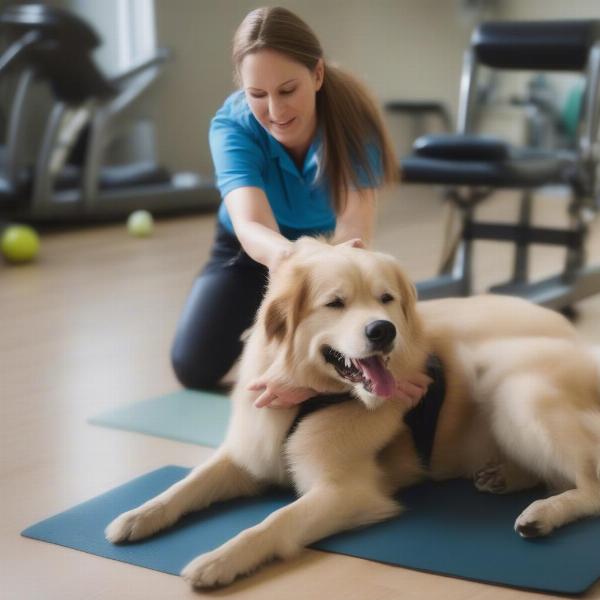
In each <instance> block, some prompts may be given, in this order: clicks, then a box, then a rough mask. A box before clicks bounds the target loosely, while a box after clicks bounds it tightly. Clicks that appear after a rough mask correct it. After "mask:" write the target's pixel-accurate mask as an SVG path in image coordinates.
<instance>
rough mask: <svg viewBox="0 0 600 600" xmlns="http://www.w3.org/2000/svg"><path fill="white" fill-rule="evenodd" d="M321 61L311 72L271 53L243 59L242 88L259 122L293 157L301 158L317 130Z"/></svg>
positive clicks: (241, 67) (300, 65)
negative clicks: (317, 93)
mask: <svg viewBox="0 0 600 600" xmlns="http://www.w3.org/2000/svg"><path fill="white" fill-rule="evenodd" d="M323 71H324V67H323V61H322V60H321V59H320V60H319V62H318V63H317V66H316V67H315V69H314V71H311V70H310V69H308V68H307V67H305V66H304V65H302V64H300V63H298V62H296V61H294V60H291V59H290V58H288V57H287V56H285V55H284V54H282V53H280V52H276V51H274V50H260V51H258V52H254V53H252V54H248V55H246V56H245V57H244V59H243V61H242V64H241V65H240V77H241V81H242V87H243V89H244V92H245V93H246V98H247V100H248V105H249V106H250V110H251V111H252V114H253V115H254V116H255V117H256V119H257V120H258V122H259V123H260V124H261V125H262V126H263V127H264V128H265V129H266V130H267V131H268V132H269V133H270V134H271V135H272V136H273V137H274V138H275V139H276V140H277V141H278V142H280V143H281V144H282V145H283V146H285V148H287V149H288V150H290V151H291V152H292V154H294V155H295V156H300V157H301V156H302V155H303V154H304V153H305V152H306V150H308V147H309V146H310V143H311V141H312V138H313V136H314V133H315V129H316V126H317V113H316V92H317V91H318V90H319V89H320V88H321V85H322V83H323Z"/></svg>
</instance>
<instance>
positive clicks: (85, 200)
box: [0, 4, 219, 221]
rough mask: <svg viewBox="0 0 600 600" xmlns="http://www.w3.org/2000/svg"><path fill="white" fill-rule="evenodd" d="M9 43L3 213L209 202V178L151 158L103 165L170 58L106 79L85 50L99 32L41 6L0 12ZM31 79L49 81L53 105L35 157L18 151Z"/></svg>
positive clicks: (76, 215)
mask: <svg viewBox="0 0 600 600" xmlns="http://www.w3.org/2000/svg"><path fill="white" fill-rule="evenodd" d="M0 35H2V36H3V39H5V40H7V48H6V49H5V50H4V52H3V54H2V55H1V56H0V76H2V75H3V74H5V73H6V72H8V71H9V70H10V71H11V72H13V73H15V75H16V78H17V83H16V86H15V93H14V96H13V99H12V102H11V106H10V110H9V113H8V117H7V131H6V144H5V145H4V147H2V148H0V216H1V217H2V218H4V219H7V218H10V219H23V220H32V221H50V220H73V219H75V220H85V219H101V218H118V217H121V216H124V215H127V214H128V213H130V212H131V211H132V210H135V209H139V208H145V209H148V210H150V211H152V212H155V213H158V212H174V211H177V210H190V209H209V208H214V207H215V206H216V205H217V204H218V201H219V194H218V191H217V189H216V188H215V187H214V184H213V182H212V180H211V179H209V178H203V177H201V176H200V175H198V174H196V173H187V172H186V173H171V172H170V171H169V170H167V169H166V168H165V167H162V166H159V165H157V164H154V162H141V163H136V164H128V165H123V166H121V165H119V166H105V165H104V164H103V163H104V158H105V157H104V155H105V151H106V149H107V148H108V146H109V144H110V142H112V141H113V140H114V139H116V138H117V137H118V136H119V135H121V134H122V133H123V131H124V130H126V129H127V128H128V127H130V126H131V124H132V120H134V119H135V109H136V104H137V101H138V100H139V99H140V98H141V97H142V95H143V94H144V92H145V91H146V90H147V89H148V88H149V87H150V86H151V85H152V84H153V83H154V82H155V81H156V79H157V78H158V76H159V75H160V73H161V71H162V70H163V68H164V66H165V63H166V61H167V60H168V52H166V51H165V50H159V51H158V52H157V53H156V54H155V56H154V57H152V58H151V59H149V60H147V61H145V62H143V63H142V64H139V65H137V66H135V67H133V68H131V69H129V70H127V71H126V72H125V73H122V74H120V75H118V76H116V77H111V78H108V77H106V76H105V75H104V74H103V73H102V72H101V71H100V70H99V69H98V67H97V66H96V64H95V63H94V61H93V59H92V57H91V53H92V51H93V50H94V49H95V48H96V47H97V46H98V45H99V44H100V43H101V39H100V38H99V36H98V35H97V34H96V32H95V31H94V30H93V29H92V28H91V27H90V25H89V24H88V23H86V22H85V21H83V20H82V19H80V18H79V17H77V16H75V15H73V14H71V13H69V12H67V11H65V10H61V9H58V8H54V7H50V6H46V5H44V4H20V5H15V6H9V7H7V8H5V9H4V10H3V11H2V12H0ZM34 81H42V82H45V83H46V84H47V85H48V86H49V87H50V88H51V91H52V95H53V98H54V104H53V106H52V108H51V110H50V112H49V116H48V119H47V122H46V125H45V128H44V131H43V135H42V139H41V140H40V143H39V148H38V150H37V152H36V156H35V159H34V164H29V162H28V158H27V153H26V151H25V148H24V139H23V138H24V135H23V131H24V125H25V124H26V122H27V119H28V111H29V110H31V107H30V100H31V95H32V87H33V84H34Z"/></svg>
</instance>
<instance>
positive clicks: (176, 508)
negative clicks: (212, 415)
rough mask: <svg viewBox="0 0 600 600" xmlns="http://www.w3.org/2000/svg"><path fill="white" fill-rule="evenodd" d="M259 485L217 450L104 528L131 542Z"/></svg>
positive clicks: (255, 490)
mask: <svg viewBox="0 0 600 600" xmlns="http://www.w3.org/2000/svg"><path fill="white" fill-rule="evenodd" d="M261 488H262V485H261V484H260V483H259V482H258V481H257V480H256V479H254V478H253V477H252V476H251V475H250V474H249V473H248V472H247V471H245V470H244V469H243V468H242V467H240V466H239V465H237V464H236V463H235V462H234V461H233V460H232V459H231V458H230V457H229V456H228V455H227V453H226V452H225V451H224V450H223V449H221V450H219V451H217V453H216V454H215V455H214V456H213V457H211V458H210V459H209V460H208V461H207V462H206V463H204V464H202V465H200V466H199V467H197V468H196V469H194V470H193V471H192V472H191V473H190V474H189V475H188V476H187V477H185V478H184V479H182V480H181V481H178V482H177V483H176V484H174V485H172V486H171V487H170V488H169V489H168V490H166V491H164V492H163V493H162V494H159V495H158V496H156V497H155V498H152V499H151V500H148V502H145V503H144V504H142V505H141V506H139V507H138V508H135V509H133V510H130V511H128V512H125V513H123V514H122V515H120V516H119V517H117V518H116V519H115V520H114V521H113V522H112V523H111V524H110V525H109V526H108V527H107V528H106V531H105V534H106V538H107V539H108V540H109V541H111V542H113V543H118V542H124V541H134V540H139V539H142V538H145V537H148V536H150V535H152V534H154V533H156V532H158V531H160V530H161V529H165V528H166V527H169V526H170V525H173V524H174V523H175V522H176V521H177V520H178V519H179V518H180V517H182V516H183V515H185V514H187V513H189V512H192V511H195V510H200V509H201V508H205V507H207V506H208V505H209V504H212V503H213V502H216V501H219V500H228V499H230V498H235V497H238V496H250V495H254V494H257V493H258V492H259V491H260V489H261Z"/></svg>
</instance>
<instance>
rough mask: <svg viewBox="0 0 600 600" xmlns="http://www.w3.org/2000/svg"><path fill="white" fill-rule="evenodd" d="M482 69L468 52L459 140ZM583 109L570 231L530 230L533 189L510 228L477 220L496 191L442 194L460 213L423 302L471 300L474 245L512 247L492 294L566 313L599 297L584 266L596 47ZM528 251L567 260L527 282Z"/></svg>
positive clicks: (593, 161) (597, 113) (593, 196)
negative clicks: (555, 249) (550, 251)
mask: <svg viewBox="0 0 600 600" xmlns="http://www.w3.org/2000/svg"><path fill="white" fill-rule="evenodd" d="M479 68H480V63H479V61H478V58H477V55H476V52H475V49H474V48H473V46H471V47H470V48H469V49H467V50H466V52H465V54H464V57H463V66H462V74H461V81H460V98H459V110H458V119H457V133H459V134H465V135H468V134H472V133H473V129H474V123H475V116H476V111H477V105H476V89H477V75H478V72H479ZM583 73H584V74H585V77H586V82H585V91H584V105H583V110H582V118H581V120H580V131H581V135H580V137H579V140H578V147H577V149H576V150H575V153H576V162H577V164H578V167H579V168H580V171H581V174H582V177H581V178H580V180H581V182H582V183H581V184H580V185H568V184H565V185H567V186H568V187H569V188H570V191H571V198H570V202H569V207H568V219H569V223H568V227H567V228H564V229H554V228H544V227H534V226H533V225H532V223H531V214H532V204H533V197H534V189H523V191H522V195H521V198H520V207H519V217H518V222H517V223H516V224H514V225H506V224H498V223H489V222H481V221H477V220H476V219H475V209H476V207H477V206H478V205H479V204H480V203H481V202H483V201H484V200H485V199H486V198H488V197H489V196H490V195H491V194H493V193H494V192H495V191H496V188H492V189H490V188H478V187H468V188H466V189H465V186H461V187H447V188H446V189H445V192H444V196H445V199H446V200H447V201H448V202H450V203H451V205H452V207H453V208H454V209H456V210H457V211H458V212H459V213H460V218H461V229H460V234H459V236H458V243H457V244H456V245H455V247H454V249H453V252H452V254H451V256H450V257H449V258H448V259H447V260H445V262H444V264H443V265H442V266H441V268H440V271H439V273H438V275H437V276H436V277H433V278H431V279H428V280H425V281H421V282H419V283H418V284H417V289H418V292H419V297H420V298H421V299H433V298H441V297H448V296H467V295H470V294H472V293H473V275H472V269H473V243H474V241H476V240H496V241H507V242H512V243H514V245H515V253H514V260H513V269H512V276H511V277H510V279H509V280H508V281H507V282H504V283H501V284H498V285H495V286H493V287H492V288H490V290H489V291H490V292H493V293H500V294H510V295H517V296H521V297H524V298H527V299H529V300H531V301H533V302H535V303H537V304H541V305H544V306H547V307H550V308H555V309H558V310H563V311H565V312H571V311H572V310H573V305H574V304H575V303H576V302H577V301H579V300H581V299H583V298H586V297H588V296H591V295H593V294H596V293H599V292H600V267H589V266H586V245H585V243H586V239H587V236H588V229H589V224H590V222H591V219H592V217H593V215H594V214H595V213H596V211H597V197H598V190H597V177H598V174H597V170H598V165H599V164H600V144H599V143H598V140H597V137H598V127H599V123H600V101H599V100H600V97H599V94H600V92H599V86H600V42H597V43H595V44H594V45H593V46H592V47H591V48H590V51H589V53H588V60H587V65H586V69H585V70H584V71H583ZM532 244H545V245H555V246H562V247H564V248H566V250H567V253H566V260H565V263H564V267H563V269H562V271H561V272H560V273H559V274H557V275H554V276H551V277H548V278H546V279H543V280H540V281H536V282H531V281H529V250H530V246H531V245H532Z"/></svg>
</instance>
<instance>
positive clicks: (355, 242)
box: [336, 238, 366, 248]
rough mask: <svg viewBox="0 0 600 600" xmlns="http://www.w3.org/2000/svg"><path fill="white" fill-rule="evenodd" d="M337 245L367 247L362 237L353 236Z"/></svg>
mask: <svg viewBox="0 0 600 600" xmlns="http://www.w3.org/2000/svg"><path fill="white" fill-rule="evenodd" d="M336 246H350V248H366V245H365V243H364V242H363V241H362V240H361V239H360V238H352V239H351V240H346V241H345V242H339V243H337V244H336Z"/></svg>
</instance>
